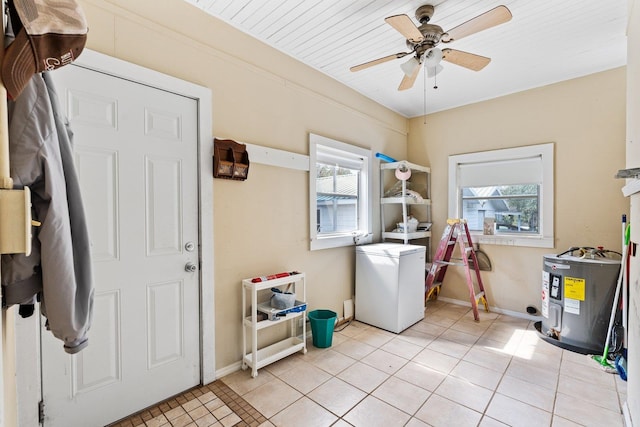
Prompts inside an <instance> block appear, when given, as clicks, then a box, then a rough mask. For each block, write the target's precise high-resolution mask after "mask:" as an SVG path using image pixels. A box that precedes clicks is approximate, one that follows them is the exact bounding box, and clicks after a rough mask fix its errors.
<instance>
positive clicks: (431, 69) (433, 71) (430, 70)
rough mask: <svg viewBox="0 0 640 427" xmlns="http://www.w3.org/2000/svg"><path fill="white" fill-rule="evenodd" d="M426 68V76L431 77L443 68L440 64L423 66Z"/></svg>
mask: <svg viewBox="0 0 640 427" xmlns="http://www.w3.org/2000/svg"><path fill="white" fill-rule="evenodd" d="M425 68H426V70H427V77H433V76H435V75H437V74H439V73H440V71H442V70H443V69H444V67H443V66H442V65H440V64H438V65H436V66H435V67H427V66H425Z"/></svg>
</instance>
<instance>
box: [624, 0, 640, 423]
mask: <svg viewBox="0 0 640 427" xmlns="http://www.w3.org/2000/svg"><path fill="white" fill-rule="evenodd" d="M629 6H630V8H631V9H630V11H631V13H630V15H629V26H628V33H627V36H628V39H627V40H628V46H627V52H628V54H627V166H626V167H628V168H638V167H640V0H629ZM639 219H640V194H636V195H634V196H631V218H630V222H631V224H632V227H631V240H632V241H633V242H635V243H638V242H640V226H638V220H639ZM629 279H630V280H629V283H630V284H631V286H630V294H631V295H630V298H629V334H628V335H629V347H628V349H629V361H628V365H627V367H628V375H629V380H628V381H629V382H628V384H627V405H628V408H629V414H630V417H631V419H632V421H633V423H634V424H635V425H636V426H637V425H640V375H639V373H640V367H639V366H638V362H639V361H640V357H638V354H640V353H639V352H640V309H639V307H640V292H638V290H639V289H640V287H639V285H640V283H639V282H640V263H639V262H638V255H636V256H635V257H633V258H631V272H630V274H629Z"/></svg>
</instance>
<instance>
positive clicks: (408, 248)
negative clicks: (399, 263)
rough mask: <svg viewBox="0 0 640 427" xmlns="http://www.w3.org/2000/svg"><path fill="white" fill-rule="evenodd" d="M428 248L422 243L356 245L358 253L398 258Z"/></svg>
mask: <svg viewBox="0 0 640 427" xmlns="http://www.w3.org/2000/svg"><path fill="white" fill-rule="evenodd" d="M425 251H426V248H425V247H424V246H420V245H403V244H402V243H374V244H371V245H362V246H356V253H364V254H368V255H378V256H387V257H392V258H398V257H401V256H402V255H408V254H412V253H416V252H425Z"/></svg>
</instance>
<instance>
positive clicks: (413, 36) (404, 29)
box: [384, 15, 424, 43]
mask: <svg viewBox="0 0 640 427" xmlns="http://www.w3.org/2000/svg"><path fill="white" fill-rule="evenodd" d="M384 20H385V22H386V23H387V24H389V25H391V26H392V27H393V28H395V29H396V30H397V31H398V32H399V33H400V34H402V35H403V36H404V38H405V39H407V40H409V41H410V42H412V43H420V42H421V41H422V40H424V36H423V35H422V33H421V32H420V30H418V27H416V24H414V23H413V21H412V20H411V18H409V17H408V16H407V15H393V16H388V17H386V18H384Z"/></svg>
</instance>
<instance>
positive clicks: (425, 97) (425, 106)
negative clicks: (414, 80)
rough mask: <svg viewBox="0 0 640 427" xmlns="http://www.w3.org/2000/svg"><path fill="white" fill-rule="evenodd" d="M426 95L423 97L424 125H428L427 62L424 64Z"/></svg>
mask: <svg viewBox="0 0 640 427" xmlns="http://www.w3.org/2000/svg"><path fill="white" fill-rule="evenodd" d="M423 74H424V86H423V87H424V95H423V102H424V105H423V106H424V115H423V116H422V117H423V120H424V122H423V123H422V124H425V125H426V124H427V64H426V62H425V64H424V73H423Z"/></svg>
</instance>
